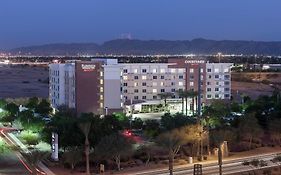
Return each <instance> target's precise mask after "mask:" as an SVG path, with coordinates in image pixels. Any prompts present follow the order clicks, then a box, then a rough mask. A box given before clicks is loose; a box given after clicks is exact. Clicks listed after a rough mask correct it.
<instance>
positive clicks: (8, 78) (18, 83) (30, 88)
mask: <svg viewBox="0 0 281 175" xmlns="http://www.w3.org/2000/svg"><path fill="white" fill-rule="evenodd" d="M48 76H49V72H48V67H47V65H45V66H40V67H39V66H30V65H0V98H20V97H35V96H36V97H41V98H47V97H48Z"/></svg>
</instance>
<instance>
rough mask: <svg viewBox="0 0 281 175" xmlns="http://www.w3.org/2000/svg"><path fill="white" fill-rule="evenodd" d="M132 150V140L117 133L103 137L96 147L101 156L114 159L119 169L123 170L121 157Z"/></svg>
mask: <svg viewBox="0 0 281 175" xmlns="http://www.w3.org/2000/svg"><path fill="white" fill-rule="evenodd" d="M131 151H132V142H131V140H129V139H128V138H126V137H125V136H123V135H120V134H116V133H114V134H111V135H108V136H105V137H104V138H102V139H101V141H100V142H99V143H98V145H97V146H96V149H95V152H96V154H97V155H98V156H99V157H102V158H104V159H113V160H114V161H115V163H116V166H117V169H118V170H119V171H120V170H121V167H120V160H121V157H123V156H128V155H130V154H131Z"/></svg>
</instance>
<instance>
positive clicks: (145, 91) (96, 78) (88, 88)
mask: <svg viewBox="0 0 281 175" xmlns="http://www.w3.org/2000/svg"><path fill="white" fill-rule="evenodd" d="M231 65H232V64H231V63H206V62H205V61H204V60H200V59H199V60H185V59H169V60H168V63H117V60H116V59H95V60H92V61H88V62H83V61H69V62H66V63H56V64H51V65H50V100H51V103H52V106H53V107H54V108H58V107H59V106H63V105H65V106H68V107H69V108H75V109H76V111H77V112H78V113H81V112H94V113H97V114H104V113H105V111H107V112H109V113H112V112H114V111H122V110H123V109H126V105H127V106H128V105H129V106H130V105H133V104H140V105H139V106H138V108H139V109H138V110H142V108H148V106H149V105H150V104H151V105H157V104H160V103H161V99H160V97H159V95H158V94H160V93H166V92H169V93H173V95H172V97H170V98H169V99H168V102H171V103H177V104H178V106H180V105H179V104H180V102H181V99H180V98H179V97H178V95H177V93H176V92H177V91H179V90H193V91H198V90H199V89H200V91H201V93H200V94H201V103H202V105H204V104H206V103H208V102H209V100H211V99H226V100H229V99H230V96H231V74H230V66H231ZM186 103H191V101H188V102H186ZM196 103H197V102H196ZM188 106H189V105H188ZM188 108H189V109H188V110H191V109H190V108H191V107H190V106H189V107H188ZM171 110H174V111H176V112H180V111H179V110H180V109H179V107H177V105H174V107H173V108H171Z"/></svg>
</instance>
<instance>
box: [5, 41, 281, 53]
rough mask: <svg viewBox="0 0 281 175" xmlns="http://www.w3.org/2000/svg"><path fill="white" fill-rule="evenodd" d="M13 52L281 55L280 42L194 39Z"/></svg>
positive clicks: (56, 45) (23, 49)
mask: <svg viewBox="0 0 281 175" xmlns="http://www.w3.org/2000/svg"><path fill="white" fill-rule="evenodd" d="M10 52H11V53H13V54H16V53H21V54H32V55H78V54H90V55H95V54H126V55H128V54H135V55H146V54H190V53H193V54H216V53H218V52H222V53H224V54H247V55H249V54H264V55H281V42H263V41H232V40H222V41H216V40H206V39H201V38H200V39H194V40H191V41H189V40H183V41H168V40H147V41H144V40H129V39H117V40H111V41H107V42H105V43H103V44H101V45H98V44H95V43H72V44H47V45H41V46H30V47H21V48H15V49H12V50H10Z"/></svg>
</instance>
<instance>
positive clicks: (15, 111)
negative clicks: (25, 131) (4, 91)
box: [4, 103, 19, 116]
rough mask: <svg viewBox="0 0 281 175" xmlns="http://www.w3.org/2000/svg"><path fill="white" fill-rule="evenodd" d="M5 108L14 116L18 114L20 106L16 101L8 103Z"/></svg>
mask: <svg viewBox="0 0 281 175" xmlns="http://www.w3.org/2000/svg"><path fill="white" fill-rule="evenodd" d="M4 109H5V110H6V111H8V112H9V113H10V115H12V116H16V115H17V114H18V112H19V107H18V106H17V105H16V104H15V103H8V104H7V105H6V106H5V107H4Z"/></svg>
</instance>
